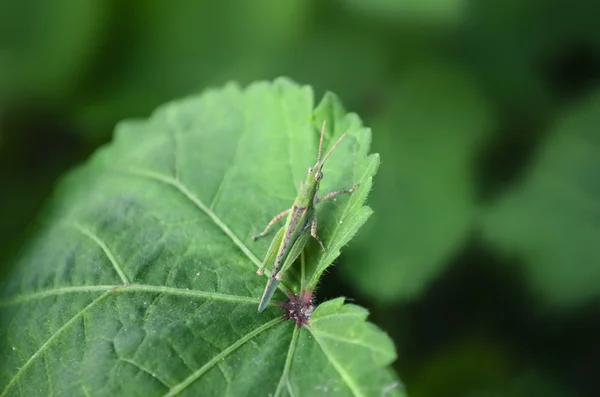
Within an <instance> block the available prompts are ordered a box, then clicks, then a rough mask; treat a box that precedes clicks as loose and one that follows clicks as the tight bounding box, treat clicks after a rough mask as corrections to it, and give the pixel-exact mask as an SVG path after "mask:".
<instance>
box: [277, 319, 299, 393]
mask: <svg viewBox="0 0 600 397" xmlns="http://www.w3.org/2000/svg"><path fill="white" fill-rule="evenodd" d="M299 331H300V328H298V327H294V332H293V333H292V340H291V341H290V347H289V349H288V352H287V357H286V358H285V364H284V366H283V372H282V373H281V378H279V383H278V384H277V389H275V397H278V396H279V395H280V393H281V390H283V386H284V384H286V383H287V382H288V381H289V379H288V375H289V373H290V367H291V366H292V359H293V358H294V351H295V350H296V345H297V343H298V334H299Z"/></svg>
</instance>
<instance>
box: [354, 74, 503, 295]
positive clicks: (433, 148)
mask: <svg viewBox="0 0 600 397" xmlns="http://www.w3.org/2000/svg"><path fill="white" fill-rule="evenodd" d="M448 66H449V65H446V68H445V69H443V70H442V69H441V68H440V67H439V66H428V65H419V66H418V67H417V68H416V70H414V71H411V72H409V73H406V74H405V75H403V78H402V79H401V80H400V81H399V82H397V83H395V84H393V85H392V86H391V87H390V91H391V92H394V93H396V94H397V96H395V97H394V99H393V101H390V102H389V103H388V104H387V108H386V109H385V111H384V112H382V114H381V115H379V116H377V117H374V118H373V122H372V125H371V126H372V128H373V130H374V131H375V134H374V139H373V150H374V151H375V152H379V153H380V154H381V157H382V158H383V159H384V163H383V166H382V167H381V173H380V175H379V176H378V178H377V179H376V185H375V188H374V192H373V196H372V199H371V201H370V202H371V203H372V205H373V207H374V208H376V209H377V211H376V212H375V213H374V215H373V217H374V220H372V221H371V222H369V223H367V229H368V231H367V232H362V233H361V235H360V236H361V242H362V244H353V246H351V247H350V254H349V255H348V259H347V262H348V263H347V264H345V265H346V266H347V267H348V269H347V270H348V271H347V272H346V275H347V276H348V278H349V279H350V280H351V281H352V282H353V283H354V284H356V285H357V287H358V288H361V289H362V290H363V292H364V293H366V294H368V295H369V296H370V297H372V298H374V299H380V300H383V301H386V302H389V301H393V300H395V299H398V298H410V297H414V296H418V294H420V293H421V292H422V291H423V289H424V288H426V286H427V284H428V281H429V280H430V279H431V278H432V277H435V276H436V275H437V274H439V272H440V270H441V268H442V267H443V266H444V265H446V264H447V263H448V257H449V256H451V255H452V254H454V253H455V252H456V250H457V249H458V248H459V247H460V246H461V245H463V244H464V242H465V240H466V239H467V238H468V234H469V230H470V228H471V227H472V223H473V218H474V216H475V213H476V198H477V190H476V186H475V183H474V179H475V178H474V173H473V166H474V162H475V160H476V158H475V157H476V153H477V152H478V151H479V150H481V147H482V144H483V143H484V142H485V140H486V138H487V137H488V135H489V133H490V132H491V115H490V110H489V106H487V104H486V101H485V98H483V97H482V95H481V94H480V93H479V92H477V89H476V88H475V87H474V86H473V84H472V82H470V81H469V80H468V78H466V77H465V76H462V75H460V73H458V72H451V71H449V70H448ZM376 131H389V132H390V133H389V134H386V135H378V134H377V133H376ZM432 159H435V161H432ZM425 209H426V210H425ZM367 263H368V264H369V265H368V266H365V264H367Z"/></svg>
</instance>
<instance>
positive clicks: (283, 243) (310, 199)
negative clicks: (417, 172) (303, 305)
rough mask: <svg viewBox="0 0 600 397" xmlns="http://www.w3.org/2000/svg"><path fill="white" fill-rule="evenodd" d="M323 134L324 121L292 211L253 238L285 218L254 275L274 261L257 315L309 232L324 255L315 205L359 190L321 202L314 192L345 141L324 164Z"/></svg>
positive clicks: (337, 143) (262, 272)
mask: <svg viewBox="0 0 600 397" xmlns="http://www.w3.org/2000/svg"><path fill="white" fill-rule="evenodd" d="M324 134H325V121H323V126H322V127H321V139H320V141H319V153H318V155H317V163H316V164H315V165H314V166H312V167H309V168H308V169H307V170H306V179H305V180H304V181H303V182H300V192H299V193H298V196H297V197H296V200H295V201H294V204H293V205H292V208H290V209H287V210H285V211H283V212H281V213H280V214H278V215H276V216H275V217H274V218H273V219H272V220H271V222H269V224H268V225H267V227H266V228H265V230H264V231H263V232H262V233H259V234H257V235H256V236H253V237H252V240H255V241H256V240H257V239H258V238H260V237H263V236H264V235H266V234H267V233H268V232H269V229H270V228H271V226H273V225H274V224H275V223H277V222H278V221H280V220H281V219H283V217H286V216H287V218H286V222H285V225H284V226H282V227H281V228H280V229H279V231H278V232H277V234H275V237H274V238H273V241H272V242H271V245H270V246H269V250H268V251H267V255H266V256H265V259H264V261H263V264H262V266H261V267H260V268H259V269H258V271H257V272H256V273H257V274H258V275H259V276H262V275H263V274H264V271H265V266H266V265H267V264H268V263H270V262H272V261H273V260H274V261H275V263H274V265H273V271H272V272H271V275H270V276H269V280H268V281H267V286H266V287H265V291H264V293H263V296H262V298H261V300H260V304H259V305H258V311H259V312H262V311H263V310H265V308H266V307H267V304H268V303H269V301H270V300H271V298H272V297H273V294H274V293H275V290H276V289H277V286H278V285H279V282H280V281H281V278H282V276H283V274H284V272H285V271H286V270H287V269H288V268H289V267H290V266H291V265H292V263H294V261H295V260H296V258H298V256H299V255H300V253H301V252H302V250H303V249H304V247H305V246H306V243H307V242H308V235H309V232H310V235H311V236H312V237H314V238H315V239H316V240H317V241H318V242H319V244H320V245H321V249H322V250H323V251H326V249H325V246H324V245H323V242H322V241H321V239H320V238H319V236H318V235H317V215H316V211H315V207H316V205H317V204H318V203H322V202H323V201H325V200H329V199H330V198H333V197H335V196H337V195H339V194H342V193H352V192H353V191H354V190H355V189H356V188H357V187H358V186H359V185H358V184H355V185H354V186H352V187H351V188H350V189H346V190H339V191H335V192H331V193H328V194H326V195H325V196H323V197H322V198H320V199H319V198H318V196H317V192H318V191H319V184H320V182H321V179H323V171H322V169H323V165H324V164H325V162H326V161H327V159H328V158H329V156H330V155H331V153H333V151H334V150H335V148H336V147H337V146H338V145H339V144H340V142H341V141H342V139H344V137H345V136H346V133H344V134H343V135H342V136H341V137H340V138H339V139H338V140H337V142H336V143H335V144H334V145H333V147H332V148H331V149H330V150H329V152H328V153H327V154H326V155H325V157H324V158H323V160H321V153H322V149H323V136H324Z"/></svg>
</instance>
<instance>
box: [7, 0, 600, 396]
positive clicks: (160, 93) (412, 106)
mask: <svg viewBox="0 0 600 397" xmlns="http://www.w3.org/2000/svg"><path fill="white" fill-rule="evenodd" d="M598 15H600V2H598V1H596V0H578V1H570V0H536V1H522V0H490V1H475V0H470V1H469V0H421V1H417V0H410V1H409V0H406V1H392V0H373V1H369V2H366V1H359V0H330V1H317V0H310V1H306V0H289V1H284V2H282V1H277V0H259V1H254V2H244V1H242V0H239V1H236V0H223V1H220V2H216V3H215V2H208V1H195V0H177V1H173V2H170V3H169V5H168V6H167V5H165V4H164V3H161V2H158V1H129V2H120V1H117V0H107V1H99V0H81V1H75V0H56V1H53V2H51V3H50V2H45V1H42V0H4V1H3V2H0V105H1V106H2V109H0V117H2V119H1V120H0V186H1V189H0V218H1V219H2V223H1V225H0V262H1V265H2V266H1V267H2V268H5V267H6V266H5V265H4V264H6V263H8V260H7V258H8V257H10V255H11V254H12V253H14V252H15V250H17V249H18V247H19V246H20V245H21V242H22V241H23V239H25V238H26V231H27V230H28V228H29V229H35V223H32V222H34V221H33V220H34V219H35V218H34V217H35V214H36V213H37V211H38V209H39V208H40V206H41V205H42V203H43V202H44V201H45V199H46V198H47V197H48V196H49V195H50V194H51V188H52V186H53V185H54V183H55V181H56V179H57V178H58V177H59V175H60V174H61V173H62V172H64V171H65V170H66V169H68V168H69V167H71V166H73V165H74V164H76V163H78V162H80V161H82V160H83V159H85V158H86V157H87V156H88V155H89V153H91V152H92V151H93V150H94V149H95V148H97V147H98V146H99V145H100V144H102V143H105V142H107V141H108V140H110V138H111V131H112V129H113V126H114V125H115V123H116V122H117V121H118V120H121V119H123V118H130V117H146V116H147V115H148V114H149V113H150V112H151V110H152V109H153V108H154V107H155V106H156V105H157V104H159V103H163V102H166V101H168V100H170V99H172V98H176V97H180V96H184V95H187V94H189V93H193V92H197V91H199V90H201V89H203V88H206V87H207V86H220V85H222V84H223V83H224V82H226V81H228V80H236V81H239V82H240V83H242V84H247V83H249V82H251V81H254V80H258V79H273V78H274V77H276V76H280V75H286V76H289V77H291V78H293V79H295V80H296V81H298V82H300V83H305V84H310V85H312V86H313V87H315V89H316V91H317V92H316V95H317V97H320V96H321V95H322V94H323V93H324V92H325V91H326V90H331V91H334V92H336V93H337V94H339V95H340V97H341V99H342V101H343V103H344V104H346V106H347V107H348V109H349V110H350V111H355V112H357V113H359V114H360V115H361V117H363V119H364V120H365V123H366V124H367V125H369V126H371V127H372V128H373V147H374V150H373V151H374V152H380V153H381V159H382V166H381V169H380V173H379V176H378V177H377V178H376V180H375V184H374V190H373V193H372V196H371V199H370V204H371V205H372V206H373V208H374V210H375V214H374V216H373V219H371V220H370V221H369V222H368V223H367V226H366V227H365V230H364V231H363V232H362V233H361V234H360V235H359V239H357V243H353V244H352V246H351V247H350V249H348V250H347V251H346V252H344V254H343V256H342V258H341V259H340V261H339V266H338V267H337V268H336V269H335V271H334V272H333V273H332V274H331V275H330V276H331V277H329V278H328V279H326V280H324V282H323V283H322V284H321V286H320V289H319V295H320V296H322V297H333V296H337V295H340V294H343V295H346V296H349V297H355V298H356V299H357V300H359V301H361V302H360V303H361V304H363V305H365V306H366V307H370V308H372V311H373V318H374V319H376V320H377V321H378V322H379V323H380V324H381V325H382V326H383V327H384V328H387V329H389V330H390V332H391V333H392V334H393V335H394V337H395V339H396V345H398V346H400V355H399V357H400V361H399V363H398V370H399V371H400V373H401V377H402V379H403V380H405V382H406V384H407V389H408V393H409V394H411V389H413V390H415V391H417V390H418V392H419V395H423V396H429V395H435V389H436V388H437V387H438V385H437V384H438V383H440V382H441V380H440V379H441V375H440V378H437V379H438V380H435V381H431V382H428V381H423V380H422V379H428V377H427V376H425V375H423V374H426V373H433V372H431V371H434V369H429V368H430V367H432V368H433V367H435V366H437V365H439V364H436V362H440V360H441V362H443V360H444V358H443V357H442V356H447V357H448V361H447V362H448V363H449V364H448V365H446V366H443V368H446V369H439V370H435V371H439V372H440V373H445V372H447V371H450V369H451V367H452V364H451V363H452V362H453V361H454V360H458V361H460V360H459V358H458V357H459V356H460V355H457V354H454V353H451V349H448V346H449V345H452V344H454V343H455V342H454V339H453V338H451V337H447V336H446V335H445V334H446V333H448V332H449V330H448V329H447V327H446V326H447V324H448V323H452V321H457V320H456V319H459V320H460V324H461V326H460V328H459V329H457V330H454V331H453V332H458V333H466V334H470V333H472V332H473V329H474V328H476V327H477V326H478V324H479V321H480V320H481V318H495V321H494V322H493V325H494V326H493V327H492V326H488V327H487V328H485V332H487V333H493V334H501V335H505V339H506V340H503V342H502V344H501V346H511V347H512V348H511V349H509V351H508V352H507V353H506V354H507V355H508V356H510V357H509V359H507V360H506V361H505V362H504V361H503V362H504V363H505V364H503V365H506V366H507V367H510V368H508V369H507V371H509V372H510V375H511V379H512V377H513V375H514V376H515V377H517V378H518V377H519V376H518V374H519V373H520V371H521V370H525V368H521V365H520V364H519V365H517V364H516V363H522V362H526V363H527V364H528V367H529V364H531V367H533V368H534V369H536V370H538V369H539V373H540V376H539V378H540V379H547V378H551V379H552V380H553V382H551V383H546V382H540V383H544V384H545V386H539V387H540V388H541V387H547V388H554V387H556V388H557V390H558V389H561V387H562V386H561V385H562V384H563V383H565V384H567V385H568V386H569V387H572V388H574V389H575V390H576V391H577V392H578V393H579V394H581V395H595V394H596V393H594V391H595V390H594V384H593V383H594V382H593V381H592V380H589V379H587V378H586V377H585V376H584V375H585V374H591V373H592V371H591V368H597V367H600V363H598V359H597V357H599V356H600V350H598V349H599V348H597V347H594V346H596V345H597V344H595V343H594V342H595V341H594V337H593V335H595V333H594V332H592V331H590V330H597V326H596V322H594V318H597V317H598V315H600V308H599V307H598V306H599V305H598V303H599V300H598V297H599V296H600V295H599V292H600V291H599V288H598V287H597V285H598V283H597V282H596V280H597V279H598V276H600V275H599V274H598V273H599V270H598V269H599V268H600V267H599V263H598V262H599V259H600V251H599V249H600V244H597V240H598V237H597V236H598V226H597V223H598V222H597V219H598V217H597V214H598V211H599V208H600V204H599V202H598V198H597V195H598V188H597V182H596V170H597V169H598V160H597V159H598V158H600V145H599V144H598V139H599V136H600V126H598V124H599V123H598V121H600V120H599V119H598V116H597V115H598V114H600V113H599V111H600V109H598V106H599V105H598V98H599V95H600V84H599V83H600V29H599V28H598V22H597V16H598ZM358 240H360V244H359V242H358ZM500 274H501V275H500ZM503 277H506V279H507V280H510V281H506V282H505V281H502V280H504V278H503ZM499 280H500V281H499ZM346 282H347V283H348V284H346ZM334 291H335V294H334ZM467 292H468V293H467ZM443 293H444V294H446V295H445V296H443V297H442V298H440V295H441V294H443ZM448 294H451V295H452V296H449V295H448ZM462 294H465V295H462ZM431 299H434V300H436V302H437V301H438V300H439V301H441V302H443V303H444V304H438V305H433V306H431V305H429V304H428V302H430V300H431ZM580 312H582V313H585V315H579V314H578V313H580ZM532 318H533V319H536V320H535V321H534V320H531V319H532ZM399 319H401V320H399ZM549 324H550V325H549ZM431 328H439V329H440V331H439V332H433V333H431V334H427V335H426V336H427V337H426V336H423V335H422V332H421V331H423V330H430V329H431ZM565 329H568V330H570V331H569V332H568V333H567V334H566V336H564V335H563V334H562V333H561V332H562V331H561V330H565ZM416 330H419V332H420V333H417V332H416ZM540 335H545V336H546V335H550V336H547V337H544V338H541V337H540ZM492 340H495V339H492ZM544 343H546V345H543V344H544ZM542 345H543V346H542ZM403 346H406V347H410V349H409V352H407V354H408V357H409V358H410V361H404V360H403V358H402V357H403V355H402V351H403ZM574 346H577V348H575V347H574ZM584 347H585V348H584ZM488 348H489V349H488V350H487V351H498V349H501V348H502V347H498V346H488ZM431 349H434V350H435V352H431V351H430V350H431ZM452 357H454V358H452ZM555 357H556V358H555ZM559 358H560V359H559ZM458 361H456V362H457V363H458ZM574 363H576V365H575V364H574ZM480 370H481V371H482V372H483V373H485V374H487V375H481V377H486V376H489V377H490V379H495V378H494V376H495V375H497V372H498V369H497V368H496V367H494V366H490V367H486V366H482V367H481V368H480ZM435 371H434V372H435ZM503 371H504V370H503ZM469 372H470V371H462V372H460V374H457V375H455V376H456V377H463V379H462V382H463V383H462V384H465V385H468V384H469V382H468V380H469V379H470V376H471V377H474V376H477V377H480V375H475V374H473V375H470V374H469ZM448 373H449V372H448ZM503 373H504V372H503ZM507 373H508V372H507ZM500 381H501V382H509V378H508V377H501V379H500ZM458 383H460V382H458ZM492 383H493V382H492ZM507 384H508V383H507ZM528 384H530V385H533V386H527V387H530V388H536V387H537V386H536V385H537V383H536V382H531V383H528ZM555 385H556V386H555ZM484 386H485V387H484V388H483V389H485V390H488V389H489V390H490V393H494V390H498V392H497V393H507V395H510V393H511V390H513V389H511V387H512V386H507V388H503V387H497V386H498V385H497V384H487V385H484ZM480 389H481V390H483V389H482V388H478V389H477V390H476V389H475V388H473V392H474V393H475V392H480V391H481V390H480ZM528 390H529V389H528ZM482 392H483V391H482ZM492 395H493V394H492ZM515 395H518V394H515ZM530 395H534V394H533V393H532V394H530ZM545 395H551V392H550V391H548V392H547V394H545ZM557 395H560V394H557Z"/></svg>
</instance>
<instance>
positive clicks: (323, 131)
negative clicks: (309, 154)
mask: <svg viewBox="0 0 600 397" xmlns="http://www.w3.org/2000/svg"><path fill="white" fill-rule="evenodd" d="M325 123H326V120H323V126H322V127H321V140H320V141H319V154H318V156H317V165H318V164H319V163H320V162H321V152H322V151H323V136H324V135H325Z"/></svg>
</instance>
